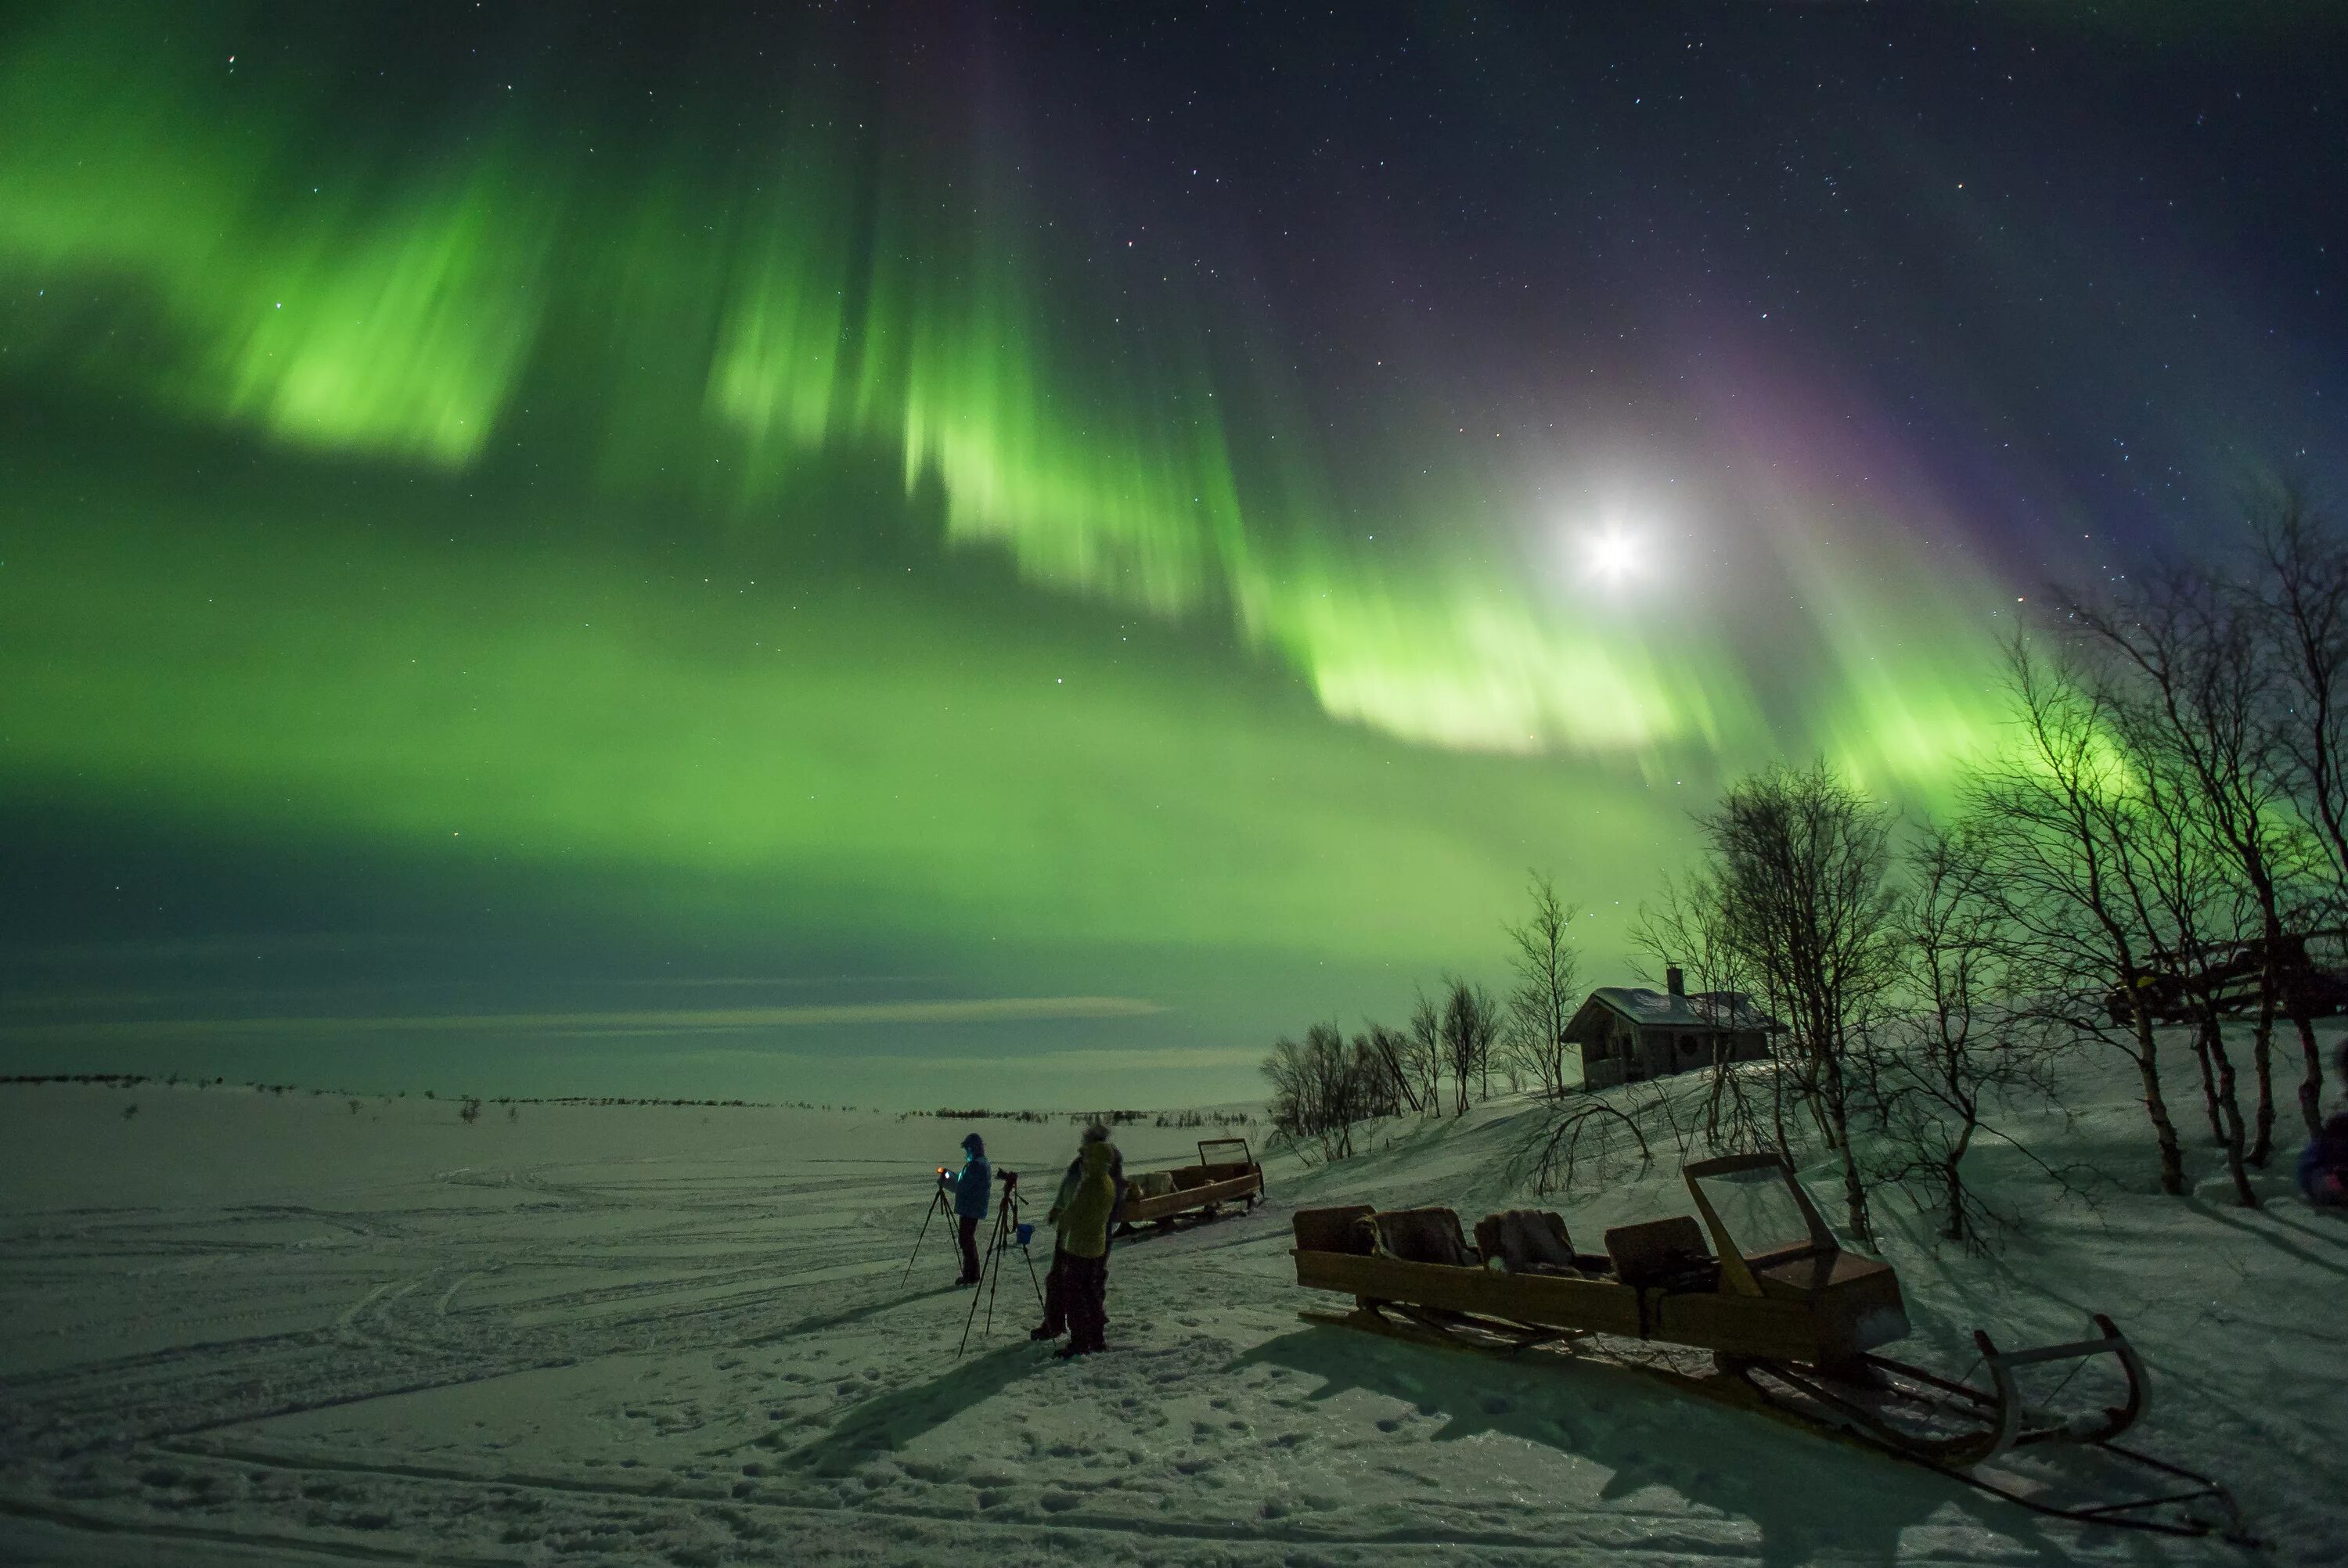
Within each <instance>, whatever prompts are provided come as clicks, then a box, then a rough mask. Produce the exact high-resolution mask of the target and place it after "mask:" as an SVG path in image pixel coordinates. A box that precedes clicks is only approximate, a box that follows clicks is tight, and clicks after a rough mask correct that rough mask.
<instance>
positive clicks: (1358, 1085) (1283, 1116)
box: [1263, 1023, 1398, 1160]
mask: <svg viewBox="0 0 2348 1568" xmlns="http://www.w3.org/2000/svg"><path fill="white" fill-rule="evenodd" d="M1372 1027H1373V1028H1374V1029H1375V1027H1376V1026H1375V1025H1374V1026H1372ZM1263 1074H1264V1076H1265V1077H1266V1078H1268V1079H1270V1080H1271V1081H1272V1102H1271V1112H1272V1130H1273V1132H1277V1133H1279V1134H1281V1135H1282V1136H1284V1137H1286V1138H1288V1139H1289V1140H1291V1141H1292V1142H1296V1143H1302V1142H1303V1141H1304V1140H1307V1139H1310V1140H1312V1141H1313V1143H1315V1144H1317V1145H1318V1147H1319V1149H1320V1152H1321V1157H1322V1158H1323V1160H1343V1159H1347V1158H1350V1157H1351V1156H1352V1154H1353V1153H1354V1124H1355V1123H1356V1122H1364V1121H1366V1120H1369V1119H1370V1118H1372V1117H1377V1116H1390V1115H1393V1114H1394V1113H1395V1111H1396V1110H1397V1109H1398V1106H1397V1104H1396V1102H1395V1098H1394V1094H1393V1092H1392V1090H1393V1083H1392V1081H1391V1080H1390V1079H1389V1078H1388V1076H1387V1073H1386V1071H1385V1061H1384V1059H1383V1057H1382V1055H1381V1054H1380V1052H1379V1051H1378V1050H1377V1049H1376V1048H1375V1047H1374V1046H1373V1045H1372V1044H1371V1042H1370V1040H1369V1039H1368V1038H1367V1037H1366V1036H1364V1037H1357V1038H1356V1039H1355V1040H1354V1042H1353V1044H1352V1045H1351V1046H1350V1047H1349V1046H1347V1044H1346V1042H1345V1037H1344V1034H1343V1033H1341V1032H1340V1031H1339V1030H1338V1028H1337V1026H1336V1025H1335V1024H1334V1023H1316V1024H1314V1025H1313V1027H1312V1028H1311V1029H1309V1030H1305V1031H1304V1039H1303V1041H1301V1042H1300V1041H1297V1040H1291V1039H1289V1038H1288V1037H1287V1036H1285V1035H1282V1037H1281V1038H1280V1039H1279V1040H1275V1041H1274V1042H1273V1043H1272V1054H1271V1055H1269V1056H1267V1057H1266V1058H1265V1059H1264V1061H1263Z"/></svg>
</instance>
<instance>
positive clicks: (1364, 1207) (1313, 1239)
mask: <svg viewBox="0 0 2348 1568" xmlns="http://www.w3.org/2000/svg"><path fill="white" fill-rule="evenodd" d="M1376 1212H1377V1211H1376V1210H1375V1209H1373V1208H1371V1207H1370V1205H1369V1204H1345V1205H1344V1206H1343V1207H1341V1208H1333V1209H1299V1210H1297V1211H1296V1214H1295V1225H1296V1250H1297V1251H1299V1252H1343V1253H1350V1254H1352V1255H1354V1256H1355V1257H1367V1256H1368V1255H1370V1254H1372V1253H1374V1252H1375V1251H1377V1249H1378V1233H1377V1230H1376V1228H1375V1226H1374V1225H1372V1224H1371V1223H1370V1216H1371V1215H1372V1214H1375V1213H1376Z"/></svg>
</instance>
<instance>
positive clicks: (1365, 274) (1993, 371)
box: [0, 0, 2348, 1106]
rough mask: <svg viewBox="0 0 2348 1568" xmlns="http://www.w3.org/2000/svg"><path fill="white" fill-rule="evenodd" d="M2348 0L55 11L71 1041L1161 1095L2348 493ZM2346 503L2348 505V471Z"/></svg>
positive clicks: (1199, 1082)
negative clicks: (2048, 593) (2150, 572)
mask: <svg viewBox="0 0 2348 1568" xmlns="http://www.w3.org/2000/svg"><path fill="white" fill-rule="evenodd" d="M2343 61H2348V6H2339V5H2316V4H2289V3H2275V4H2261V3H2259V0H2239V3H2236V4H2228V5H2215V4H2213V5H2193V4H2187V3H2185V0H2144V3H2138V4H2118V3H2113V4H2105V5H2084V4H2066V3H2064V0H2012V3H2011V4H1928V3H1925V0H1916V3H1914V4H1909V5H1890V4H1874V5H1860V4H1826V3H1816V4H1800V5H1796V4H1783V5H1779V4H1767V3H1765V0H1736V3H1735V4H1721V5H1694V4H1689V5H1673V4H1664V3H1650V0H1643V3H1641V4H1638V5H1591V6H1586V7H1584V6H1570V5H1525V6H1517V7H1501V6H1480V7H1479V6H1473V5H1415V6H1388V5H1369V4H1352V3H1349V4H1345V5H1336V6H1323V7H1314V8H1303V7H1287V8H1283V7H1276V6H1270V5H1204V6H1201V5H1074V4H1071V5H1030V6H1017V7H1014V6H1001V7H987V6H983V5H968V6H963V5H900V6H881V5H810V6H807V7H803V8H802V7H755V6H749V5H726V6H710V7H707V8H706V9H705V10H697V9H696V8H695V7H692V6H685V5H642V6H635V7H613V6H608V5H597V6H588V5H561V6H556V5H517V4H486V5H411V4H402V5H335V6H319V5H249V6H221V5H183V4H170V5H164V4H157V5H108V6H99V5H18V6H14V7H11V8H10V9H9V10H8V11H7V12H6V13H5V15H0V877H5V904H4V905H0V1071H14V1072H51V1071H97V1070H114V1071H147V1072H157V1073H161V1072H170V1071H180V1072H182V1073H186V1074H191V1075H196V1074H201V1075H203V1076H211V1075H212V1074H215V1073H218V1074H224V1075H226V1076H228V1077H230V1078H231V1079H232V1080H239V1079H243V1078H249V1077H254V1076H259V1077H263V1078H267V1079H273V1080H285V1081H294V1082H299V1083H304V1084H327V1085H335V1086H345V1085H347V1086H353V1087H376V1086H380V1087H386V1088H407V1089H411V1090H419V1091H420V1090H421V1089H423V1088H427V1087H431V1088H437V1089H438V1091H440V1092H443V1093H448V1092H458V1091H470V1092H478V1093H489V1094H515V1093H521V1094H528V1093H572V1092H588V1093H606V1092H614V1093H630V1094H649V1095H696V1096H698V1095H719V1096H725V1097H732V1096H735V1095H741V1096H747V1097H750V1098H761V1099H772V1098H785V1099H809V1100H814V1101H818V1102H825V1101H843V1100H844V1101H849V1102H856V1103H860V1104H880V1105H889V1106H915V1105H918V1106H929V1105H935V1104H946V1103H962V1104H969V1103H974V1102H991V1103H996V1104H1060V1105H1071V1104H1077V1105H1101V1104H1108V1103H1118V1104H1144V1105H1149V1104H1159V1105H1162V1104H1176V1103H1194V1102H1204V1101H1212V1100H1219V1099H1227V1098H1231V1097H1236V1096H1240V1095H1244V1094H1251V1093H1254V1092H1257V1091H1258V1087H1257V1080H1256V1078H1255V1074H1254V1071H1253V1065H1254V1063H1255V1061H1257V1060H1258V1059H1259V1058H1260V1057H1261V1056H1262V1052H1263V1050H1264V1049H1265V1047H1266V1046H1267V1045H1268V1044H1269V1042H1270V1040H1271V1038H1272V1035H1273V1034H1275V1033H1277V1032H1280V1031H1282V1030H1287V1031H1297V1030H1302V1029H1303V1027H1304V1026H1305V1025H1306V1024H1308V1023H1310V1022H1312V1021H1313V1020H1316V1019H1327V1018H1331V1017H1333V1016H1334V1017H1335V1018H1337V1019H1338V1020H1340V1021H1341V1022H1344V1023H1345V1024H1347V1025H1348V1026H1352V1025H1355V1024H1357V1023H1358V1022H1359V1020H1360V1019H1361V1018H1362V1017H1363V1016H1364V1015H1365V1014H1371V1015H1375V1016H1378V1017H1381V1018H1384V1019H1386V1020H1390V1021H1398V1020H1399V1017H1400V1015H1401V1014H1403V1013H1404V1012H1406V1010H1407V1006H1408V999H1409V996H1410V993H1411V989H1412V986H1413V985H1414V983H1416V982H1419V981H1432V980H1433V979H1435V977H1436V976H1437V973H1438V972H1439V971H1441V970H1443V969H1445V968H1452V969H1456V970H1458V971H1460V972H1462V973H1466V974H1468V975H1470V976H1472V977H1476V978H1481V979H1488V980H1494V981H1497V980H1498V979H1500V978H1501V974H1500V960H1501V953H1502V948H1501V940H1500V935H1499V925H1500V922H1501V921H1502V920H1503V919H1506V918H1509V917H1512V916H1513V915H1515V914H1516V913H1517V910H1518V907H1519V900H1520V897H1521V892H1522V888H1523V886H1524V883H1525V879H1526V876H1527V874H1528V872H1529V871H1530V870H1534V869H1540V870H1544V871H1548V872H1550V873H1553V874H1554V875H1555V876H1556V877H1557V879H1558V881H1559V884H1560V888H1561V890H1562V891H1563V892H1564V893H1565V894H1566V895H1567V896H1568V897H1571V898H1574V899H1576V900H1578V901H1579V902H1580V903H1581V905H1582V906H1583V907H1584V909H1585V910H1586V911H1587V912H1588V913H1587V914H1586V916H1585V917H1584V918H1583V919H1582V921H1581V927H1582V933H1583V937H1584V940H1585V945H1586V947H1587V949H1588V953H1589V961H1588V966H1587V968H1588V971H1589V975H1588V978H1589V979H1591V980H1593V981H1598V982H1608V981H1624V980H1628V979H1631V973H1630V970H1629V968H1628V958H1627V956H1626V954H1625V951H1624V937H1625V930H1626V927H1627V923H1628V919H1629V917H1630V916H1631V915H1632V914H1633V913H1634V912H1635V910H1636V908H1637V906H1638V904H1639V902H1640V901H1641V900H1642V899H1643V898H1647V897H1653V894H1654V893H1655V891H1656V889H1657V886H1658V883H1659V881H1660V879H1661V878H1662V877H1663V875H1664V874H1665V873H1667V872H1670V871H1673V870H1675V869H1677V868H1678V867H1679V866H1682V865H1684V862H1685V860H1686V858H1687V856H1688V855H1689V853H1690V851H1691V849H1692V847H1693V838H1694V835H1693V833H1692V830H1691V828H1690V825H1689V820H1688V814H1689V813H1690V812H1691V811H1693V810H1695V809H1698V808H1700V807H1701V806H1703V805H1704V804H1706V803H1707V802H1708V801H1709V799H1710V798H1711V794H1712V792H1713V791H1714V790H1715V788H1716V787H1717V785H1718V784H1719V783H1720V782H1721V781H1722V779H1723V778H1724V777H1725V776H1728V775H1730V774H1734V773H1735V772H1736V771H1737V770H1739V769H1742V768H1746V767H1750V766H1752V765H1754V764H1758V763H1761V762H1765V761H1767V760H1770V759H1772V758H1776V757H1780V756H1783V757H1787V758H1790V759H1794V760H1797V761H1807V760H1808V759H1810V758H1813V757H1821V756H1822V757H1825V758H1828V759H1829V760H1831V761H1833V762H1834V763H1836V764H1838V765H1840V766H1843V767H1845V768H1847V769H1849V770H1851V771H1852V772H1853V773H1854V774H1857V775H1858V776H1859V778H1861V779H1862V780H1864V781H1865V782H1866V783H1867V784H1868V785H1869V787H1870V788H1872V789H1874V790H1876V791H1878V792H1879V793H1880V794H1883V795H1885V796H1886V797H1887V798H1890V799H1892V800H1894V801H1896V802H1898V803H1900V804H1901V806H1902V807H1903V808H1904V809H1906V810H1908V811H1910V812H1911V813H1916V812H1922V811H1927V810H1929V809H1931V804H1932V803H1933V801H1934V800H1935V799H1936V798H1938V797H1939V795H1940V794H1941V792H1943V791H1944V790H1945V787H1946V785H1947V783H1948V781H1949V779H1950V778H1951V777H1952V770H1953V769H1954V768H1955V767H1956V766H1958V765H1959V764H1961V763H1962V759H1963V758H1964V757H1965V756H1966V755H1967V754H1969V753H1972V752H1973V751H1974V750H1975V749H1977V748H1980V747H1982V746H1986V745H1994V744H1996V743H1997V733H1998V732H1997V702H1996V697H1995V693H1994V691H1993V655H1994V651H1995V645H1996V640H1997V638H1998V636H1999V635H2000V633H2001V632H2002V631H2003V630H2005V629H2007V628H2010V627H2012V626H2013V624H2014V623H2015V618H2016V617H2017V616H2020V615H2026V614H2027V613H2028V612H2029V606H2028V605H2027V604H2026V603H2024V602H2020V601H2022V600H2027V599H2028V598H2029V597H2030V596H2032V595H2034V594H2036V593H2038V592H2039V591H2040V589H2041V588H2042V587H2043V585H2044V584H2045V583H2046V582H2047V581H2048V580H2049V579H2069V580H2073V581H2081V582H2087V581H2094V580H2096V579H2098V578H2100V577H2102V576H2104V575H2105V574H2108V573H2114V572H2119V571H2125V570H2127V569H2129V566H2130V564H2131V563H2132V562H2140V561H2142V560H2144V559H2148V558H2149V557H2150V556H2151V555H2153V554H2155V553H2157V552H2164V551H2185V552H2195V551H2206V550H2211V549H2219V548H2225V545H2226V543H2227V542H2228V538H2229V534H2228V528H2229V524H2228V519H2229V518H2230V517H2232V516H2234V515H2236V513H2237V512H2238V510H2239V507H2238V504H2237V503H2238V501H2239V498H2240V497H2241V496H2242V495H2243V494H2244V493H2245V491H2246V490H2247V489H2248V488H2249V487H2251V486H2254V485H2257V484H2260V483H2262V482H2267V481H2271V480H2273V479H2276V478H2291V479H2296V480H2299V481H2302V482H2304V483H2306V484H2308V485H2310V486H2311V487H2312V488H2313V489H2314V491H2315V492H2316V494H2317V495H2318V496H2319V497H2323V496H2327V495H2328V496H2331V497H2340V496H2343V495H2348V487H2343V480H2348V440H2343V436H2348V431H2343V415H2348V375H2343V372H2348V316H2343V299H2348V279H2343V276H2342V268H2341V260H2342V258H2343V255H2348V200H2343V194H2342V193H2343V191H2348V70H2343V68H2342V67H2343ZM2335 509H2336V508H2335Z"/></svg>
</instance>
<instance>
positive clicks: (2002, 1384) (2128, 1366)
mask: <svg viewBox="0 0 2348 1568" xmlns="http://www.w3.org/2000/svg"><path fill="white" fill-rule="evenodd" d="M2094 1321H2095V1325H2096V1333H2098V1334H2099V1335H2101V1336H2102V1337H2101V1338H2097V1339H2080V1340H2075V1341H2074V1342H2072V1343H2071V1344H2068V1345H2045V1346H2041V1347H2039V1348H2036V1349H2032V1350H2013V1351H2005V1350H2000V1349H1999V1348H1997V1347H1996V1346H1995V1345H1993V1344H1992V1343H1991V1342H1990V1337H1989V1336H1988V1335H1987V1334H1984V1333H1982V1331H1981V1330H1980V1329H1978V1328H1976V1329H1974V1330H1973V1344H1974V1345H1975V1346H1976V1347H1977V1348H1979V1349H1980V1351H1981V1357H1982V1366H1984V1367H1986V1368H1988V1369H1989V1376H1990V1382H1991V1384H1992V1385H1993V1387H1994V1388H1995V1389H1996V1390H1997V1394H1996V1399H1997V1419H1996V1429H1997V1430H1996V1435H1995V1439H1994V1441H1993V1445H1992V1446H1991V1447H1990V1449H1989V1450H1987V1451H1986V1452H1984V1453H1983V1454H1982V1456H1981V1457H1982V1459H1989V1458H1991V1457H1993V1456H1994V1455H1997V1454H2000V1453H2003V1452H2004V1451H2005V1450H2007V1449H2009V1448H2011V1447H2013V1444H2014V1442H2015V1441H2016V1440H2019V1438H2020V1435H2021V1427H2022V1397H2021V1395H2020V1393H2019V1392H2018V1391H2017V1390H2016V1389H2015V1388H2014V1383H2013V1368H2016V1367H2026V1366H2030V1365H2032V1364H2033V1363H2034V1362H2041V1361H2076V1360H2084V1359H2085V1358H2087V1357H2090V1356H2106V1355H2108V1356H2116V1357H2117V1358H2119V1363H2120V1371H2121V1373H2122V1374H2123V1375H2124V1376H2125V1377H2126V1378H2127V1398H2126V1399H2123V1400H2122V1401H2121V1402H2120V1403H2118V1404H2116V1405H2106V1406H2105V1407H2104V1419H2103V1421H2102V1424H2101V1425H2099V1426H2097V1427H2096V1428H2095V1429H2094V1430H2066V1431H2065V1432H2064V1433H2062V1434H2060V1435H2062V1436H2065V1437H2068V1438H2071V1439H2073V1440H2077V1441H2080V1442H2089V1443H2103V1442H2109V1441H2110V1440H2112V1439H2114V1438H2116V1437H2117V1436H2119V1435H2120V1433H2122V1432H2124V1431H2126V1430H2127V1429H2128V1428H2130V1427H2132V1426H2134V1425H2135V1424H2136V1422H2137V1418H2138V1417H2140V1416H2142V1415H2143V1414H2144V1404H2145V1393H2144V1389H2145V1376H2144V1361H2143V1358H2141V1357H2139V1356H2137V1352H2136V1347H2135V1346H2133V1345H2131V1344H2129V1343H2128V1339H2127V1335H2125V1334H2123V1333H2121V1332H2120V1331H2119V1327H2118V1325H2116V1324H2115V1323H2114V1322H2113V1321H2112V1320H2111V1319H2110V1318H2109V1317H2106V1316H2104V1314H2102V1313H2100V1312H2098V1313H2096V1314H2095V1318H2094ZM2040 1435H2054V1434H2036V1433H2034V1434H2033V1436H2034V1437H2036V1436H2040ZM1975 1462H1978V1461H1975Z"/></svg>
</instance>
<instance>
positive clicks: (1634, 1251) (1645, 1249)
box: [1606, 1214, 1717, 1289]
mask: <svg viewBox="0 0 2348 1568" xmlns="http://www.w3.org/2000/svg"><path fill="white" fill-rule="evenodd" d="M1606 1255H1607V1257H1608V1258H1609V1259H1611V1260H1612V1262H1613V1265H1614V1276H1615V1277H1616V1278H1618V1279H1620V1280H1621V1281H1622V1283H1623V1284H1625V1285H1634V1286H1650V1285H1664V1286H1689V1287H1692V1288H1697V1289H1709V1288H1711V1281H1712V1280H1713V1279H1715V1278H1716V1277H1717V1276H1716V1274H1715V1272H1714V1268H1713V1259H1712V1254H1711V1253H1710V1252H1709V1251H1707V1250H1705V1247H1704V1227H1703V1226H1702V1225H1697V1224H1696V1223H1695V1220H1694V1217H1693V1216H1691V1215H1688V1214H1673V1216H1672V1217H1671V1218H1669V1219H1667V1220H1648V1221H1646V1222H1644V1223H1643V1224H1640V1225H1616V1226H1615V1227H1614V1228H1613V1229H1612V1230H1610V1231H1608V1232H1607V1233H1606Z"/></svg>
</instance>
